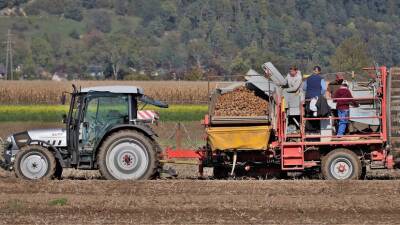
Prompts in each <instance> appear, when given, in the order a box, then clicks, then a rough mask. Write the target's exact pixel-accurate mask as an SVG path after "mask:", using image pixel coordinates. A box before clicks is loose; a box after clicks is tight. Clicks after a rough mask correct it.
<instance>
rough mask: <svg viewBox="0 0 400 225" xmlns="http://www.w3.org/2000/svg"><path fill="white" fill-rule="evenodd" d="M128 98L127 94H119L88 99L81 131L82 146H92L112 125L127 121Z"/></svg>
mask: <svg viewBox="0 0 400 225" xmlns="http://www.w3.org/2000/svg"><path fill="white" fill-rule="evenodd" d="M128 100H129V98H128V96H121V95H118V96H102V97H94V98H90V99H89V100H88V102H87V104H86V109H85V116H84V118H83V123H82V133H81V134H82V137H81V138H82V143H83V144H84V146H88V147H93V146H94V145H95V143H96V142H97V141H98V140H99V139H100V138H101V137H102V136H103V135H104V133H105V132H106V131H107V130H108V129H109V128H111V127H112V126H113V125H116V124H124V123H128V122H129V113H128V110H129V102H128Z"/></svg>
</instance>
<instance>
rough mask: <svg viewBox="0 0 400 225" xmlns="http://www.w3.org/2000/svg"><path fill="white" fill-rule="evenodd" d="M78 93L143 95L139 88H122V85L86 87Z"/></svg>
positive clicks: (141, 89)
mask: <svg viewBox="0 0 400 225" xmlns="http://www.w3.org/2000/svg"><path fill="white" fill-rule="evenodd" d="M80 92H81V93H88V92H110V93H117V94H140V95H143V94H144V91H143V88H141V87H136V86H123V85H115V86H97V87H87V88H82V90H81V91H80Z"/></svg>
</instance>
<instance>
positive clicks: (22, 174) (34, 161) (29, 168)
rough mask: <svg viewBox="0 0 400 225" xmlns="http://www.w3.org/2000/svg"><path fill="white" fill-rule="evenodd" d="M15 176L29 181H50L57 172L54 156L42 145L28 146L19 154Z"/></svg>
mask: <svg viewBox="0 0 400 225" xmlns="http://www.w3.org/2000/svg"><path fill="white" fill-rule="evenodd" d="M14 167H15V169H14V171H15V175H16V176H17V177H19V178H23V179H27V180H38V179H50V178H52V177H53V175H54V173H55V170H56V159H55V157H54V155H53V154H52V153H51V152H50V151H49V150H47V149H46V148H44V147H43V146H40V145H27V146H25V147H23V148H21V150H20V151H19V152H18V153H17V156H16V157H15V163H14Z"/></svg>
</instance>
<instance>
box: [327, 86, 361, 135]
mask: <svg viewBox="0 0 400 225" xmlns="http://www.w3.org/2000/svg"><path fill="white" fill-rule="evenodd" d="M333 98H334V99H335V100H334V101H335V102H336V109H337V113H338V116H339V128H338V131H337V136H343V135H344V134H345V132H346V128H347V124H348V123H349V117H350V103H351V104H352V105H353V106H355V107H358V103H357V102H356V101H355V100H354V99H353V96H352V94H351V92H350V90H349V88H348V87H347V82H343V83H342V85H341V86H340V88H339V89H338V90H337V91H336V92H335V93H334V94H333ZM341 98H343V99H341Z"/></svg>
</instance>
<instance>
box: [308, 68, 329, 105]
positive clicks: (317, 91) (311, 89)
mask: <svg viewBox="0 0 400 225" xmlns="http://www.w3.org/2000/svg"><path fill="white" fill-rule="evenodd" d="M320 74H321V67H319V66H314V69H313V74H311V76H309V77H308V78H307V80H306V81H305V82H304V83H303V90H304V91H305V92H306V96H305V97H306V99H312V98H314V97H318V96H320V95H325V92H326V83H325V80H324V79H323V78H322V77H321V75H320Z"/></svg>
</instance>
